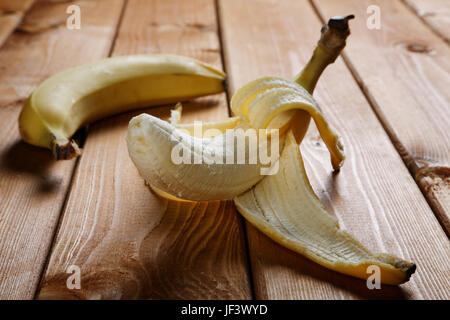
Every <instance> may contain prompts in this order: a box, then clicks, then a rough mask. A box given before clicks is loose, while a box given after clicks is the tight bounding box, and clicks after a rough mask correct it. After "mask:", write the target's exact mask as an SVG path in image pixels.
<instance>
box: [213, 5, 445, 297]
mask: <svg viewBox="0 0 450 320" xmlns="http://www.w3.org/2000/svg"><path fill="white" fill-rule="evenodd" d="M219 3H220V6H219V9H220V17H221V19H220V21H221V23H220V25H221V29H222V34H223V45H224V54H225V61H226V63H225V65H226V71H227V73H228V75H229V78H230V79H229V82H230V87H231V91H230V94H231V93H233V91H235V89H236V88H238V87H239V86H241V85H243V84H245V83H246V82H247V81H250V80H252V79H255V78H256V77H259V76H262V75H268V74H274V75H281V76H285V77H293V76H294V75H295V74H297V72H299V70H300V69H301V68H302V66H303V65H304V64H305V63H306V62H307V60H308V59H309V57H310V55H311V53H312V50H313V48H314V45H315V43H316V42H317V41H318V38H319V35H320V33H319V30H320V27H321V23H320V21H319V19H318V17H317V16H316V15H315V13H314V11H313V9H312V7H311V6H310V4H309V2H308V1H289V0H279V1H270V2H269V1H262V0H248V1H245V2H243V1H239V0H222V1H220V2H219ZM351 12H352V11H347V10H341V14H345V13H351ZM268 17H270V19H269V18H268ZM355 29H356V28H355V26H354V25H352V30H355ZM353 33H356V31H353ZM353 46H357V42H356V40H355V39H354V38H353V36H351V37H350V39H349V40H348V47H353ZM314 95H315V97H316V98H317V101H318V102H319V104H320V105H321V107H322V110H323V111H324V113H325V115H326V118H327V119H329V120H330V122H331V124H332V125H333V127H335V128H336V129H337V131H338V132H339V133H340V135H341V136H342V138H343V143H344V146H345V150H346V155H347V160H346V163H345V164H344V167H343V168H342V169H341V172H340V173H339V174H333V173H332V168H331V165H330V164H329V155H328V152H327V150H326V147H325V146H324V144H323V142H322V141H321V140H320V137H319V135H318V133H317V130H315V128H314V125H312V126H311V128H310V130H309V132H308V134H307V136H306V137H305V140H304V142H303V144H302V150H303V154H304V157H305V162H306V169H307V172H308V174H309V176H310V178H311V183H312V185H313V187H314V189H315V191H316V193H317V194H318V196H319V197H320V199H321V200H322V202H323V203H324V205H325V207H326V208H327V210H328V212H330V214H333V215H335V216H336V217H337V218H338V220H339V222H340V225H341V227H342V228H344V229H346V230H347V231H348V232H350V233H351V234H353V235H354V236H355V237H356V238H357V239H359V240H360V241H361V242H362V243H363V244H364V245H365V246H367V247H369V248H371V249H372V250H373V251H374V252H390V253H393V254H396V255H398V256H400V257H403V258H405V259H409V260H411V261H414V262H416V263H417V265H418V270H417V272H416V274H414V275H413V276H412V279H411V281H410V282H408V283H407V284H404V285H402V286H400V287H392V286H382V289H381V290H369V289H367V287H366V283H365V281H362V280H358V279H354V278H351V277H348V276H344V275H340V274H338V273H335V272H333V271H329V270H327V269H325V268H322V267H320V266H318V265H317V264H315V263H312V262H311V261H309V260H306V259H305V258H303V257H302V256H300V255H298V254H295V253H293V252H291V251H289V250H287V249H284V248H282V247H281V246H279V245H277V244H275V243H274V242H272V241H271V240H269V239H268V238H267V237H265V236H264V235H262V234H261V233H260V232H258V231H257V230H256V229H255V228H253V227H252V226H251V225H250V224H248V225H247V228H248V241H249V252H250V260H251V266H252V275H253V283H254V286H255V297H256V298H258V299H357V298H385V299H386V298H410V299H418V298H426V299H430V298H447V299H448V298H449V297H450V292H449V278H448V270H449V266H448V261H449V259H448V258H449V252H450V247H449V241H448V239H447V237H446V235H445V234H444V232H443V230H442V229H441V227H440V226H439V223H438V222H437V220H436V218H435V217H434V215H433V212H432V211H431V210H430V208H429V206H428V204H427V203H426V201H425V199H424V197H423V195H422V194H421V192H420V190H419V189H418V187H417V185H416V183H415V182H414V180H413V179H412V177H411V175H410V174H409V173H408V171H407V169H406V167H405V166H404V164H403V162H402V160H401V158H400V157H399V155H398V153H397V152H396V150H395V148H394V147H393V145H392V144H391V142H390V140H389V137H388V136H387V135H386V133H385V131H384V130H383V127H382V126H381V125H380V123H379V122H378V120H377V118H376V116H375V115H374V113H373V111H372V110H371V107H370V105H369V104H368V103H367V101H366V100H365V98H364V96H363V94H362V93H361V91H360V89H359V88H358V85H357V83H356V82H355V80H354V79H353V77H352V75H351V73H350V72H349V70H348V69H347V68H346V66H345V64H344V63H343V61H342V59H341V58H339V59H338V60H337V61H336V62H335V63H334V64H333V65H332V66H330V67H329V69H327V70H326V71H325V73H324V74H323V75H322V78H321V79H320V81H319V83H318V86H317V88H316V91H315V94H314ZM311 129H313V130H311Z"/></svg>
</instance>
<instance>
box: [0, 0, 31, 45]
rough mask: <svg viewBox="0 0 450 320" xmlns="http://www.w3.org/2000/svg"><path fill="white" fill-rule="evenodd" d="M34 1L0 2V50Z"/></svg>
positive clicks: (6, 0) (8, 0) (11, 0)
mask: <svg viewBox="0 0 450 320" xmlns="http://www.w3.org/2000/svg"><path fill="white" fill-rule="evenodd" d="M33 3H34V0H21V1H17V0H3V1H1V2H0V48H1V46H2V45H3V44H4V43H5V41H6V39H8V37H9V36H10V35H11V33H13V31H14V30H15V29H16V27H17V26H18V25H19V23H20V22H21V21H22V18H23V16H24V14H25V12H26V11H27V10H28V9H29V8H30V7H31V6H32V5H33Z"/></svg>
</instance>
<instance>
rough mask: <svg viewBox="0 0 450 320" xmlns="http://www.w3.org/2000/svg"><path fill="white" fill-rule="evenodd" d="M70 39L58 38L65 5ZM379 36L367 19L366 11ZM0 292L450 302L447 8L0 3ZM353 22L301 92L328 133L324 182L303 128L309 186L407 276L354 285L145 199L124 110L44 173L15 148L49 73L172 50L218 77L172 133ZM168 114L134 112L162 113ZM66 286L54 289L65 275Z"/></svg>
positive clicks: (223, 211) (440, 3) (218, 215)
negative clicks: (334, 152)
mask: <svg viewBox="0 0 450 320" xmlns="http://www.w3.org/2000/svg"><path fill="white" fill-rule="evenodd" d="M71 4H76V5H79V6H80V8H81V29H80V30H69V29H68V28H66V20H67V18H68V16H69V15H68V14H67V13H66V9H67V7H68V6H69V5H71ZM371 4H375V5H377V6H378V7H379V8H380V12H381V25H380V26H381V28H380V29H369V28H368V27H367V25H366V22H367V19H369V18H370V15H371V14H368V13H367V8H368V6H369V5H371ZM0 10H1V11H0V30H1V31H0V46H1V48H0V135H1V137H2V139H1V142H0V177H1V180H0V298H2V299H33V298H40V299H46V298H87V299H128V298H152V299H211V298H212V299H222V298H229V299H254V298H256V299H361V298H363V299H366V298H368V299H372V298H394V299H449V298H450V263H449V261H450V246H449V243H450V242H449V240H448V237H447V236H448V234H449V233H448V232H449V229H450V223H449V216H450V148H449V146H450V130H449V128H450V108H449V101H450V90H449V87H450V76H449V71H450V50H449V47H448V43H449V38H450V33H449V32H450V31H449V30H450V28H449V26H450V22H449V21H450V2H449V1H446V0H427V1H425V0H406V1H392V0H382V1H375V0H371V1H363V0H342V1H334V0H312V1H303V0H295V1H292V0H245V1H244V0H218V1H214V0H184V1H176V0H147V1H146V0H128V1H127V0H89V1H87V0H84V1H74V2H65V1H50V0H42V1H33V0H29V1H16V0H9V1H8V0H6V1H5V0H1V1H0ZM348 13H353V14H355V15H356V17H357V18H356V20H354V21H352V22H351V29H352V35H351V36H350V38H349V40H348V44H347V48H346V49H345V51H344V54H343V56H342V57H341V58H339V59H338V60H337V61H336V63H335V64H333V65H332V66H330V67H329V68H328V69H327V70H326V72H325V73H324V75H323V77H322V78H321V80H320V82H319V84H318V87H317V89H316V91H315V97H316V98H317V100H318V102H319V104H320V105H321V107H322V109H323V111H324V113H325V115H326V117H327V119H329V121H330V122H331V123H332V125H333V126H334V128H337V131H338V132H339V133H340V134H341V136H342V137H343V142H344V144H345V149H346V154H347V160H346V163H345V165H344V167H343V169H342V170H341V172H340V173H339V174H333V173H332V170H331V166H330V164H329V161H328V154H327V150H326V148H325V146H324V144H323V142H322V141H321V140H320V139H319V136H318V133H317V131H316V129H315V128H314V126H311V128H310V130H309V132H308V135H307V137H306V138H305V141H304V143H303V145H302V150H303V153H304V155H305V159H306V160H305V161H306V165H307V171H308V174H309V176H310V178H311V181H312V184H313V187H314V189H315V191H316V192H317V194H318V195H319V197H320V199H321V200H322V202H323V203H324V205H325V206H326V208H327V210H328V211H329V212H330V213H331V214H333V215H335V216H336V217H337V218H338V219H339V221H340V224H341V226H342V227H343V228H344V229H346V230H348V231H349V232H350V233H352V234H353V235H354V236H355V237H356V238H358V239H359V240H360V241H361V242H362V243H363V244H364V245H366V246H367V247H369V248H371V249H372V250H373V251H383V252H390V253H393V254H395V255H398V256H400V257H402V258H405V259H408V260H411V261H414V262H415V263H416V264H417V271H416V273H415V274H414V275H413V276H412V279H411V281H410V282H408V283H406V284H404V285H402V286H399V287H392V286H387V285H386V286H382V289H381V290H369V289H368V288H367V287H366V283H365V281H362V280H358V279H353V278H351V277H348V276H344V275H341V274H337V273H335V272H332V271H329V270H327V269H325V268H322V267H320V266H319V265H317V264H314V263H312V262H310V261H309V260H307V259H305V258H303V257H302V256H300V255H298V254H295V253H293V252H291V251H289V250H287V249H285V248H283V247H281V246H279V245H277V244H276V243H274V242H272V241H271V240H269V239H268V238H266V237H265V236H264V235H262V234H261V233H260V232H259V231H257V230H256V229H255V228H254V227H252V226H251V225H250V224H248V223H247V222H245V220H243V218H242V217H241V216H240V215H239V214H238V213H237V211H236V210H235V208H234V206H233V204H232V203H231V202H225V201H224V202H218V201H216V202H210V203H208V204H205V203H198V204H184V203H183V204H179V203H176V202H167V201H163V200H160V199H159V198H157V197H156V196H155V195H154V194H152V193H151V192H150V191H149V190H148V189H147V188H146V187H145V186H144V183H143V180H142V179H141V178H140V177H139V175H138V173H137V170H136V169H135V167H134V166H133V164H132V162H131V161H130V159H129V157H128V154H127V148H126V145H125V139H124V137H125V134H126V130H127V124H128V121H129V120H130V118H131V117H132V116H133V115H136V114H138V113H140V112H143V111H139V112H135V113H133V114H124V115H121V116H117V117H112V118H109V119H106V120H103V121H99V122H98V123H95V124H93V125H91V126H90V127H89V129H88V133H87V138H86V140H85V144H84V147H83V155H82V156H81V157H80V158H78V159H75V160H71V161H59V162H57V161H54V160H53V158H52V156H51V154H50V152H48V151H47V150H43V149H39V148H35V147H32V146H29V145H27V144H25V143H24V142H22V141H21V140H20V137H19V133H18V128H17V116H18V114H19V111H20V109H21V106H22V103H23V101H24V99H25V98H26V97H27V96H28V95H29V94H30V93H31V92H32V91H33V89H34V88H35V87H36V86H37V85H38V84H39V83H40V82H41V81H43V80H44V79H45V78H47V77H49V76H50V75H52V74H54V73H55V72H57V71H59V70H62V69H64V68H67V67H70V66H74V65H78V64H81V63H85V62H88V61H92V60H97V59H100V58H104V57H107V56H117V55H127V54H137V53H153V52H164V53H176V54H182V55H186V56H191V57H195V58H197V59H200V60H202V61H205V62H207V63H210V64H213V65H215V66H217V67H219V68H223V69H224V70H225V71H226V72H227V75H228V92H227V94H219V95H214V96H211V97H206V98H202V99H197V100H194V101H191V102H187V103H185V104H184V111H185V112H184V118H183V121H185V122H192V121H193V120H194V119H199V120H217V119H223V118H225V117H227V116H228V115H229V114H230V111H229V107H228V101H229V99H230V97H231V95H232V94H233V93H234V92H235V91H236V89H237V88H239V87H240V86H241V85H243V84H245V83H246V82H248V81H250V80H253V79H255V78H256V77H259V76H262V75H280V76H285V77H293V76H294V75H295V74H296V73H297V72H298V71H300V70H301V68H302V66H303V65H304V64H305V62H306V61H307V59H308V58H309V56H310V54H311V52H312V49H313V47H314V45H315V43H316V42H317V40H318V37H319V30H320V26H321V25H322V24H323V22H324V21H325V20H327V19H328V17H331V16H333V15H336V14H348ZM171 107H172V106H162V107H157V108H151V109H148V110H145V112H148V113H150V114H152V115H156V116H158V117H161V118H163V119H167V117H168V115H169V110H170V108H171ZM73 265H75V266H78V267H79V268H80V270H81V289H79V290H77V289H72V290H70V289H68V288H67V286H66V281H67V278H68V277H69V276H70V273H67V272H68V271H70V268H69V267H70V266H73Z"/></svg>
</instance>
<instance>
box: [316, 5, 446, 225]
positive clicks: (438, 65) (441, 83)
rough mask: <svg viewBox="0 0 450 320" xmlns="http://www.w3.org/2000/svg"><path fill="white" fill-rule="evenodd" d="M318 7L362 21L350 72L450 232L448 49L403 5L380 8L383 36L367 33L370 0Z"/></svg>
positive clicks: (356, 27) (350, 57) (350, 51)
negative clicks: (348, 14)
mask: <svg viewBox="0 0 450 320" xmlns="http://www.w3.org/2000/svg"><path fill="white" fill-rule="evenodd" d="M315 3H316V6H317V8H318V11H319V12H320V13H321V16H322V17H328V16H333V15H336V14H338V13H339V12H342V11H345V12H352V13H354V14H356V16H357V17H361V18H359V19H355V21H354V23H353V26H354V28H353V31H352V40H353V41H354V43H355V45H353V46H348V47H347V48H346V49H345V57H347V61H348V65H349V67H350V68H351V70H352V72H353V74H354V75H355V77H356V79H357V81H358V82H359V84H360V86H361V87H362V88H363V91H364V92H365V94H366V96H367V98H368V100H369V101H370V103H371V104H372V106H373V108H374V110H375V111H376V113H377V115H378V117H379V118H380V120H381V122H382V124H383V126H384V127H385V129H386V131H387V133H388V134H389V136H390V137H391V140H392V142H393V143H394V145H395V147H396V148H397V150H398V152H399V153H400V154H401V156H402V157H403V159H404V161H405V163H406V165H407V166H408V168H409V169H410V171H411V172H412V174H413V175H414V176H415V177H416V180H417V182H418V183H419V185H420V187H421V188H422V190H423V192H424V193H425V195H426V197H427V198H428V199H429V203H430V205H431V206H432V207H433V209H434V211H435V213H436V214H437V216H438V218H439V219H440V221H441V223H442V224H443V225H444V227H445V229H446V231H447V233H450V210H449V209H450V207H449V203H450V148H449V146H450V130H449V127H450V108H449V101H450V91H449V90H448V88H449V87H450V48H449V47H448V45H447V44H446V43H445V42H444V41H442V39H441V38H439V37H438V36H436V35H435V34H434V33H433V32H431V30H430V29H429V28H427V27H426V26H425V25H424V24H423V23H422V21H421V20H420V19H419V18H418V17H417V16H416V15H414V14H413V13H412V12H411V11H410V10H408V8H406V6H405V5H404V4H403V3H401V2H399V1H390V0H378V1H376V2H375V3H376V4H377V5H378V6H379V7H380V11H381V13H382V16H381V29H379V30H376V29H373V30H369V29H368V28H367V27H366V19H365V17H366V16H367V15H366V8H367V7H368V6H369V5H370V4H372V2H371V1H369V0H367V1H355V0H344V1H339V4H338V2H336V1H332V0H331V1H330V0H315ZM412 30H414V31H412Z"/></svg>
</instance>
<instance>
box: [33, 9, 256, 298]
mask: <svg viewBox="0 0 450 320" xmlns="http://www.w3.org/2000/svg"><path fill="white" fill-rule="evenodd" d="M148 52H164V53H176V54H183V55H187V56H191V57H195V58H198V59H200V60H202V61H205V62H208V63H210V64H213V65H215V66H217V67H220V68H221V56H220V44H219V40H218V35H217V22H216V15H215V6H214V1H213V0H195V1H194V0H193V1H182V2H181V1H175V0H170V1H168V0H154V1H144V0H129V1H128V5H127V7H126V10H125V14H124V18H123V21H122V24H121V27H120V30H119V34H118V37H117V39H116V42H115V47H114V51H113V55H123V54H133V53H148ZM170 107H171V106H165V107H160V108H153V109H150V110H145V111H146V112H148V113H150V114H152V115H155V116H158V117H161V118H163V119H167V117H168V114H169V109H170ZM141 112H143V111H140V112H136V113H133V114H125V115H123V116H120V117H115V118H112V119H109V120H105V121H101V122H99V123H98V124H95V125H93V126H92V127H91V130H90V132H89V136H88V138H87V142H86V144H85V147H84V153H83V156H82V157H81V159H80V163H79V166H78V169H77V171H76V174H75V177H74V182H73V186H72V189H71V192H70V194H69V198H68V203H67V206H66V208H65V210H64V218H63V220H62V223H61V226H60V228H59V232H58V236H57V239H56V244H55V246H54V247H53V250H52V253H51V257H50V262H49V265H48V268H47V271H46V273H45V276H44V279H43V281H42V285H41V290H40V294H39V296H38V298H40V299H50V298H75V299H131V298H141V299H142V298H150V299H168V298H171V299H182V298H184V299H200V298H201V299H222V298H228V299H236V298H239V299H247V298H250V297H251V289H250V285H249V279H248V278H249V276H248V266H247V255H246V246H245V238H244V234H243V225H242V222H241V218H240V217H239V215H238V214H237V213H236V211H235V209H234V207H233V205H232V204H231V203H230V202H210V203H188V204H186V203H177V202H172V201H169V202H167V201H162V200H160V199H159V198H158V197H156V196H155V195H154V194H153V193H151V192H150V191H149V190H148V188H147V187H145V186H144V182H143V179H142V178H141V177H140V176H139V174H138V172H137V170H136V169H135V167H134V165H133V163H132V162H131V160H130V158H129V156H128V152H127V146H126V142H125V135H126V131H127V125H128V122H129V120H130V118H131V117H132V116H133V115H136V114H139V113H141ZM183 114H184V116H183V119H184V121H187V122H191V121H193V120H194V119H197V120H212V119H220V118H225V117H227V116H228V108H227V103H226V97H225V94H220V95H214V96H211V97H209V98H203V99H197V100H194V101H192V102H189V103H185V104H184V113H183ZM198 183H202V182H201V181H198ZM70 265H77V266H79V267H80V268H81V290H69V289H67V288H66V279H67V277H68V276H69V275H68V274H67V273H66V270H67V268H68V266H70Z"/></svg>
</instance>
